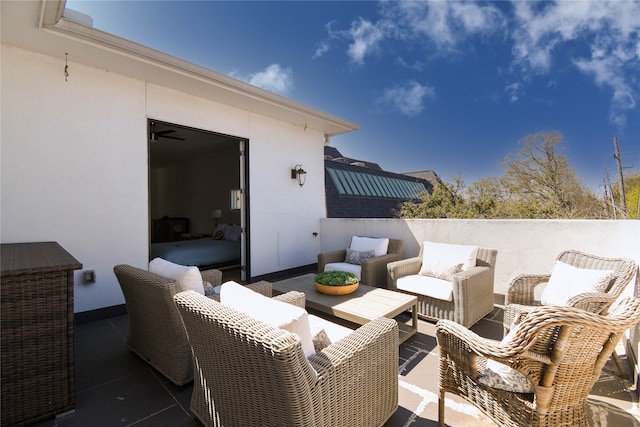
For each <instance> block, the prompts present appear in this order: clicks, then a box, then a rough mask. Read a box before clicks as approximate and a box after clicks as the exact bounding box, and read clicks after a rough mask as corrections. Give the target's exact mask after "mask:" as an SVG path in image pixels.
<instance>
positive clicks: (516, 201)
mask: <svg viewBox="0 0 640 427" xmlns="http://www.w3.org/2000/svg"><path fill="white" fill-rule="evenodd" d="M562 149H563V146H562V135H561V134H560V133H559V132H557V131H552V132H540V133H536V134H533V135H527V136H526V137H525V138H524V139H523V140H522V141H521V142H520V149H519V150H518V151H516V152H515V153H512V154H509V155H507V156H506V157H505V159H504V161H503V163H502V164H503V166H504V168H505V173H504V175H503V176H502V177H489V178H484V179H481V180H479V181H477V182H475V183H473V185H471V187H469V188H468V189H466V190H465V187H464V182H463V180H462V178H460V177H456V178H454V182H453V183H452V184H449V183H446V182H443V183H442V184H440V185H437V186H436V187H435V188H434V189H433V192H432V193H431V194H429V193H426V194H424V195H423V197H422V200H421V201H420V202H417V203H414V202H405V203H403V204H402V206H401V209H400V215H401V216H402V217H404V218H606V217H607V212H606V208H605V205H604V204H603V203H602V201H601V200H599V199H598V198H597V197H596V196H595V195H594V194H593V193H592V192H591V191H590V190H589V189H588V188H586V187H585V186H583V185H582V184H581V182H580V181H579V179H578V177H577V175H576V173H575V171H574V170H573V169H572V168H571V166H569V162H568V160H567V158H566V156H564V155H563V154H562ZM464 195H466V197H465V196H464ZM636 204H637V201H636Z"/></svg>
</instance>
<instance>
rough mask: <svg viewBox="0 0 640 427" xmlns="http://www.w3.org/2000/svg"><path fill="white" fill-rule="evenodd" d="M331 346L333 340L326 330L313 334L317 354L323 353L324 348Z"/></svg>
mask: <svg viewBox="0 0 640 427" xmlns="http://www.w3.org/2000/svg"><path fill="white" fill-rule="evenodd" d="M329 345H331V340H330V339H329V335H327V333H326V332H325V330H324V329H319V330H317V331H315V333H314V334H313V347H314V349H315V350H316V353H318V352H319V351H322V349H323V348H325V347H328V346H329Z"/></svg>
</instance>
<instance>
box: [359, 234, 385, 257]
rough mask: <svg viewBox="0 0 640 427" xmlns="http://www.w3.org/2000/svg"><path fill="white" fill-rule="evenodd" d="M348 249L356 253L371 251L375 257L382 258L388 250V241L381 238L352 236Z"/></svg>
mask: <svg viewBox="0 0 640 427" xmlns="http://www.w3.org/2000/svg"><path fill="white" fill-rule="evenodd" d="M349 249H351V250H352V251H358V252H366V251H370V250H373V251H374V252H375V254H376V255H375V256H382V255H386V254H387V249H389V239H387V238H383V237H380V238H378V237H375V238H374V237H360V236H353V237H352V238H351V244H350V245H349Z"/></svg>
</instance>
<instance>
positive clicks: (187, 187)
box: [148, 120, 244, 268]
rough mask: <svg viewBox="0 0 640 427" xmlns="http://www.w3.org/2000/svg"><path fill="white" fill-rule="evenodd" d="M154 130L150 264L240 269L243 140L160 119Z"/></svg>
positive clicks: (151, 125) (151, 133) (151, 122)
mask: <svg viewBox="0 0 640 427" xmlns="http://www.w3.org/2000/svg"><path fill="white" fill-rule="evenodd" d="M148 129H149V214H150V217H149V224H150V230H149V235H150V245H149V248H150V249H149V254H150V255H149V259H150V260H151V259H153V258H155V257H161V258H164V259H167V260H169V261H172V262H175V263H178V264H183V265H197V266H198V267H200V268H208V267H216V268H236V267H237V266H239V265H240V260H241V253H242V248H241V245H242V239H241V238H240V237H241V236H240V226H241V218H242V212H243V211H242V204H241V203H236V202H237V201H238V200H237V190H238V189H240V188H242V182H241V179H242V178H241V169H242V168H241V161H242V157H241V155H240V154H241V151H242V150H241V146H242V145H243V144H244V140H241V139H240V138H236V137H232V136H228V135H222V134H218V133H214V132H208V131H203V130H198V129H193V128H188V127H185V126H180V125H176V124H171V123H166V122H161V121H157V120H149V121H148Z"/></svg>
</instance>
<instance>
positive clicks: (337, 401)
mask: <svg viewBox="0 0 640 427" xmlns="http://www.w3.org/2000/svg"><path fill="white" fill-rule="evenodd" d="M308 360H309V363H310V364H311V366H312V367H313V368H314V369H315V371H316V372H317V374H318V377H317V378H318V379H317V381H318V386H319V387H320V396H319V398H320V399H322V400H323V401H325V402H330V403H329V404H327V405H323V407H322V411H323V413H324V416H323V418H324V419H333V420H334V422H332V423H331V424H332V425H338V426H347V425H372V424H371V413H374V412H380V413H387V414H390V413H393V412H395V410H396V409H397V406H398V324H397V322H396V321H394V320H393V319H386V318H378V319H375V320H373V321H371V322H369V323H367V324H366V325H364V326H361V327H360V328H358V329H356V330H355V331H354V332H352V333H351V334H349V335H348V336H346V337H345V338H343V339H341V340H340V341H337V342H335V343H333V344H331V345H329V346H328V347H326V348H324V349H323V350H322V351H320V352H318V353H316V354H315V355H313V356H311V357H310V358H309V359H308ZM341 396H343V397H344V396H348V398H340V397H341ZM354 411H356V412H354ZM336 417H340V419H335V418H336ZM373 418H375V417H373ZM376 424H377V423H376Z"/></svg>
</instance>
